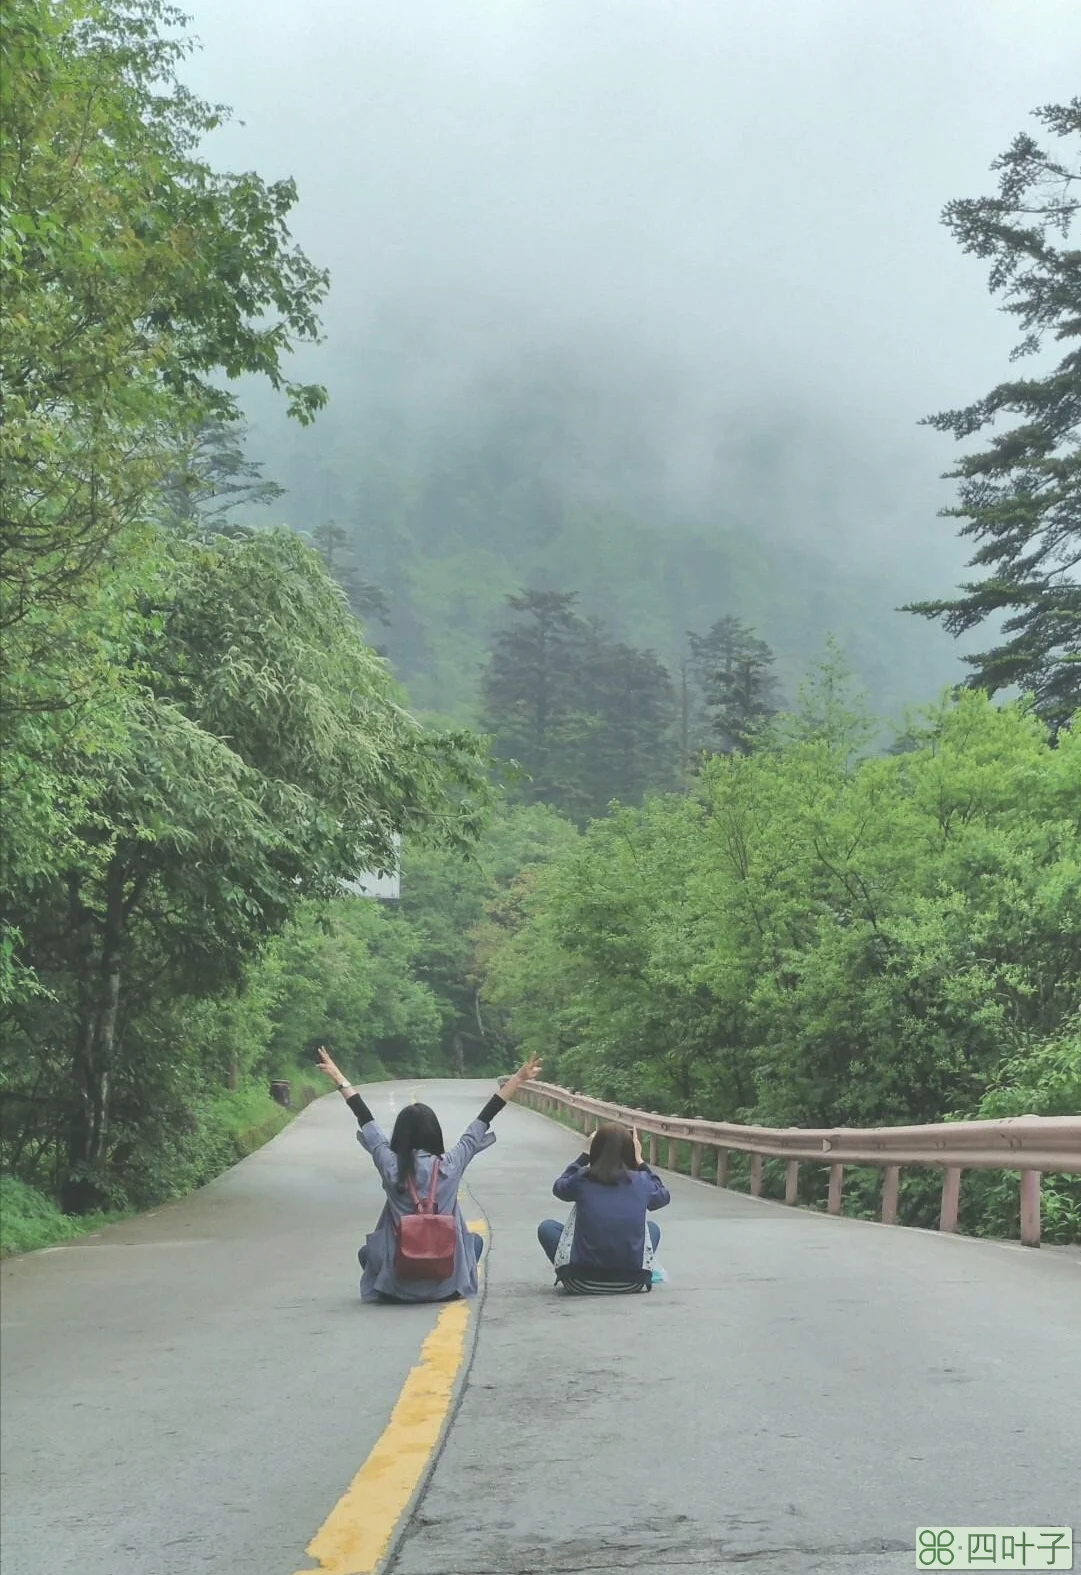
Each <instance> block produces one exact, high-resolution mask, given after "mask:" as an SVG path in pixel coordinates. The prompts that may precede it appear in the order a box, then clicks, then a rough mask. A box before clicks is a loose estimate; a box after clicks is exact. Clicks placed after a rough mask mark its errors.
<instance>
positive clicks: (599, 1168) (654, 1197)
mask: <svg viewBox="0 0 1081 1575" xmlns="http://www.w3.org/2000/svg"><path fill="white" fill-rule="evenodd" d="M552 1191H553V1192H554V1193H555V1195H556V1197H557V1198H559V1199H560V1200H561V1201H562V1202H564V1203H573V1204H574V1206H575V1209H574V1236H573V1243H572V1246H571V1257H570V1262H571V1265H572V1266H573V1267H574V1268H584V1269H585V1268H588V1269H595V1270H602V1271H605V1272H608V1273H610V1274H613V1275H620V1274H627V1273H639V1274H640V1273H641V1272H642V1270H643V1264H644V1261H645V1253H646V1215H647V1213H648V1212H649V1211H650V1210H652V1209H661V1208H664V1206H665V1204H667V1203H669V1202H670V1201H671V1199H670V1195H669V1192H668V1188H667V1187H666V1186H665V1185H664V1182H663V1181H662V1180H661V1178H660V1177H659V1176H658V1175H655V1174H654V1172H653V1171H652V1170H650V1168H649V1166H648V1165H646V1164H644V1163H643V1162H642V1154H641V1147H640V1145H639V1143H638V1139H637V1133H630V1132H624V1131H623V1129H622V1128H621V1127H617V1126H603V1127H601V1128H600V1129H599V1130H598V1131H597V1132H596V1133H595V1134H594V1136H593V1139H592V1142H591V1143H590V1147H589V1152H588V1153H583V1154H580V1155H579V1157H578V1159H577V1160H575V1162H574V1164H573V1165H569V1166H568V1167H567V1169H566V1170H565V1171H564V1172H563V1174H562V1176H560V1178H559V1180H558V1181H557V1182H556V1183H555V1186H554V1187H553V1188H552ZM655 1228H656V1227H654V1229H655Z"/></svg>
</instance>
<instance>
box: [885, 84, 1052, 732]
mask: <svg viewBox="0 0 1081 1575" xmlns="http://www.w3.org/2000/svg"><path fill="white" fill-rule="evenodd" d="M1035 114H1036V118H1037V119H1038V120H1039V121H1040V122H1041V123H1042V125H1043V127H1044V129H1045V131H1046V133H1048V134H1049V135H1050V136H1051V137H1054V138H1058V139H1061V140H1063V141H1064V142H1065V141H1066V139H1073V151H1072V155H1071V153H1069V152H1067V151H1066V150H1065V149H1064V150H1063V151H1062V152H1061V153H1059V152H1058V151H1057V150H1056V149H1055V148H1054V147H1053V146H1051V147H1042V146H1041V145H1040V144H1039V143H1038V142H1037V141H1036V139H1035V138H1034V137H1032V136H1031V135H1029V134H1028V133H1021V134H1020V135H1019V136H1017V137H1016V138H1015V139H1014V142H1013V144H1012V145H1011V146H1010V148H1009V149H1008V150H1007V151H1006V152H1005V153H1004V154H1002V156H1001V157H1000V158H999V159H997V160H996V161H995V163H994V164H993V165H992V166H991V167H992V169H994V170H997V171H998V172H999V188H998V195H997V196H995V197H977V198H970V199H960V200H957V201H954V202H951V203H949V204H948V205H947V207H946V209H945V212H944V214H943V223H944V224H945V225H946V226H947V227H948V228H949V229H950V230H951V232H952V233H953V235H954V236H955V238H956V239H957V241H958V243H959V245H960V246H961V247H962V249H963V250H964V251H966V252H971V253H973V254H974V255H975V256H977V257H983V258H987V259H989V260H990V263H991V272H990V288H991V290H992V292H993V293H995V294H998V295H1000V296H1001V298H1002V300H1003V307H1002V309H1003V310H1004V311H1006V312H1008V313H1010V314H1012V315H1013V316H1015V317H1016V318H1018V320H1019V322H1020V325H1021V328H1022V329H1023V331H1024V336H1023V338H1022V339H1021V341H1020V343H1019V344H1018V346H1017V348H1016V349H1015V351H1014V358H1015V359H1016V358H1019V357H1022V356H1026V355H1033V354H1035V353H1036V352H1038V351H1040V350H1042V349H1043V347H1044V344H1045V341H1046V340H1048V339H1051V340H1053V341H1063V342H1065V344H1066V346H1067V349H1066V353H1065V354H1064V355H1063V356H1062V358H1061V360H1060V361H1059V362H1058V364H1057V365H1056V366H1054V367H1053V368H1051V369H1050V370H1049V371H1047V372H1046V373H1044V374H1043V375H1042V376H1033V377H1028V378H1011V379H1009V380H1008V381H1006V382H1003V383H1000V384H999V385H998V386H997V387H996V388H994V389H992V390H991V392H990V393H989V394H987V395H986V396H985V397H984V398H983V399H980V400H977V401H976V402H975V403H973V404H971V405H967V406H966V407H965V408H963V409H961V410H948V411H943V412H941V413H940V414H938V415H935V416H931V417H929V418H928V424H929V425H931V426H933V427H935V428H937V429H938V430H939V431H941V432H952V433H953V435H954V436H955V437H956V438H958V439H964V438H968V437H971V436H972V435H973V434H975V433H977V432H980V431H983V429H984V428H986V427H990V426H992V425H994V423H996V422H997V421H998V420H999V419H1000V418H1006V420H1008V421H1011V422H1012V424H1011V425H1009V426H1008V427H1006V429H1005V430H1000V431H998V432H996V433H995V434H994V435H993V436H992V437H991V439H990V441H989V443H988V444H987V446H986V447H985V448H983V449H981V450H977V451H973V452H970V453H968V454H966V455H964V457H963V458H962V459H961V460H960V461H959V463H958V465H957V467H956V468H955V469H954V470H951V471H949V472H948V473H947V475H948V478H949V479H955V480H957V481H958V482H959V487H958V494H959V501H958V503H957V504H956V506H954V507H953V508H949V509H945V510H944V511H943V514H944V516H945V517H946V518H949V519H959V520H963V521H964V522H965V523H964V524H963V525H962V526H961V535H962V536H965V537H968V538H969V539H970V540H971V541H972V542H974V543H975V544H976V551H975V553H974V555H973V557H972V558H971V559H970V560H969V562H970V566H971V567H973V568H979V569H981V570H985V571H986V572H985V574H984V576H983V578H981V579H976V580H973V581H970V582H968V583H966V584H964V585H962V586H961V587H960V590H961V594H960V595H958V596H956V597H954V598H952V599H941V600H937V601H926V602H919V603H916V604H914V605H913V606H911V607H909V608H907V609H905V610H906V611H910V612H917V613H921V614H922V615H923V616H924V617H928V618H939V619H941V620H942V622H943V623H944V625H945V627H946V628H947V629H948V630H949V631H950V632H951V633H952V634H955V635H959V634H963V633H965V632H967V631H968V630H971V629H974V628H976V627H978V626H979V625H980V624H983V623H984V622H986V621H987V620H988V619H996V618H998V617H1000V616H1002V615H1005V616H1004V618H1003V622H1002V637H1001V639H1000V640H999V643H997V644H995V645H992V646H990V647H989V648H988V649H986V650H984V651H980V652H977V653H976V654H974V655H970V656H966V657H965V661H966V662H967V663H968V665H969V666H970V667H971V668H972V674H971V678H970V680H969V682H970V684H971V685H972V686H973V687H975V688H979V689H984V690H986V691H987V692H988V693H990V694H994V693H996V692H998V691H999V690H1002V689H1006V688H1009V687H1011V686H1013V685H1017V686H1018V687H1020V688H1021V689H1022V690H1025V691H1029V692H1031V693H1032V694H1033V695H1034V696H1035V699H1036V704H1037V705H1038V707H1039V709H1040V711H1041V713H1042V714H1043V716H1045V717H1046V719H1047V720H1048V722H1049V723H1050V724H1051V725H1052V726H1053V727H1054V728H1061V727H1062V726H1064V725H1065V724H1066V723H1067V722H1068V721H1069V719H1070V717H1071V716H1072V714H1073V713H1074V712H1076V711H1077V710H1078V708H1079V707H1081V578H1079V576H1078V567H1079V565H1081V346H1079V345H1078V342H1077V341H1078V337H1079V336H1081V253H1079V252H1078V251H1077V249H1076V247H1071V246H1069V245H1068V244H1059V242H1058V241H1057V240H1056V237H1061V239H1062V242H1063V243H1066V242H1068V239H1069V235H1070V231H1071V228H1072V226H1073V224H1074V222H1075V220H1076V218H1077V215H1078V210H1079V208H1081V186H1079V184H1078V183H1079V182H1081V167H1079V166H1078V165H1077V164H1076V154H1077V139H1078V138H1079V137H1081V99H1078V98H1075V99H1072V100H1071V101H1070V102H1069V103H1068V104H1052V105H1046V106H1044V107H1043V108H1042V109H1039V110H1037V111H1036V112H1035ZM1071 156H1072V158H1073V159H1074V161H1075V162H1073V163H1071Z"/></svg>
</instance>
